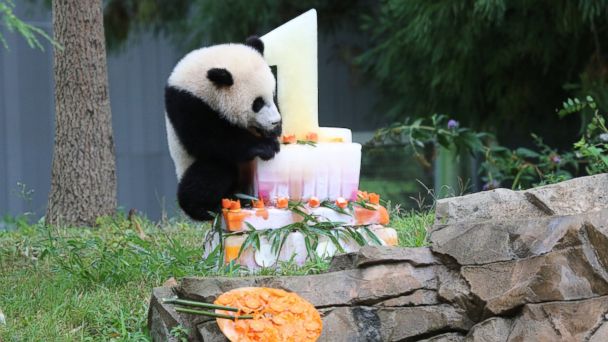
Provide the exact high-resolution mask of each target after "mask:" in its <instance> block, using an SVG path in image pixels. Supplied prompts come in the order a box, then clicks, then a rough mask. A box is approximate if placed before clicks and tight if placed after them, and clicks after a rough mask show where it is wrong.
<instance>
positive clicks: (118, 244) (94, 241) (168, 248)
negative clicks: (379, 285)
mask: <svg viewBox="0 0 608 342" xmlns="http://www.w3.org/2000/svg"><path fill="white" fill-rule="evenodd" d="M391 212H392V213H393V222H392V226H393V227H395V228H396V229H397V230H398V232H399V238H400V243H401V244H402V245H404V246H421V245H424V243H425V242H424V241H425V236H426V227H428V226H430V224H432V221H433V215H432V213H423V214H418V213H414V212H408V213H404V212H400V211H399V210H398V209H392V210H391ZM7 222H8V221H7ZM98 223H99V227H98V228H92V229H91V228H50V227H47V226H45V225H43V224H33V225H31V224H28V223H27V221H26V220H23V219H11V220H10V225H8V227H10V228H11V229H12V230H10V231H0V310H1V311H3V312H4V314H5V315H6V324H4V325H3V324H1V323H0V341H4V342H9V341H148V340H149V336H148V331H147V327H146V323H147V322H146V315H147V308H148V301H149V296H150V293H151V289H152V288H153V287H156V286H161V285H162V283H163V282H164V281H166V280H167V279H168V278H170V277H175V278H178V279H179V278H180V277H183V276H186V275H192V276H211V275H226V276H240V275H242V274H243V270H242V269H239V268H238V267H224V268H223V269H220V270H216V269H215V265H214V260H211V259H209V260H202V259H201V251H202V245H203V234H204V232H205V230H207V229H208V228H209V226H208V225H205V224H194V223H192V222H189V221H186V220H184V219H174V220H170V221H168V222H163V223H154V222H151V221H148V220H146V219H143V218H141V217H136V216H134V217H132V219H131V220H129V219H128V218H127V217H126V216H125V215H124V214H121V215H117V216H116V217H112V218H103V219H101V220H100V221H99V222H98ZM142 232H143V234H145V235H142ZM281 266H282V267H281V270H280V271H277V270H275V269H265V270H262V271H260V272H259V274H262V275H301V274H311V273H319V272H323V271H325V270H326V269H327V266H328V263H327V261H323V260H317V261H316V262H309V263H307V264H306V265H305V266H303V267H297V266H295V265H293V264H290V263H284V264H282V265H281ZM1 311H0V312H1Z"/></svg>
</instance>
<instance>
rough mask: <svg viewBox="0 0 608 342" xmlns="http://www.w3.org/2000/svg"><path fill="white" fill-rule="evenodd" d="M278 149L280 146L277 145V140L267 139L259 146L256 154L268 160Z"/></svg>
mask: <svg viewBox="0 0 608 342" xmlns="http://www.w3.org/2000/svg"><path fill="white" fill-rule="evenodd" d="M280 149H281V146H280V145H279V142H278V140H276V139H273V140H269V141H267V142H266V143H265V144H263V145H261V146H260V149H259V151H258V153H257V155H258V157H260V159H262V160H270V159H272V158H273V157H274V156H275V155H276V154H277V153H278V152H279V150H280Z"/></svg>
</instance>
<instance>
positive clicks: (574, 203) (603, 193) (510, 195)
mask: <svg viewBox="0 0 608 342" xmlns="http://www.w3.org/2000/svg"><path fill="white" fill-rule="evenodd" d="M599 208H608V174H600V175H595V176H588V177H580V178H575V179H572V180H569V181H566V182H562V183H558V184H551V185H546V186H543V187H538V188H535V189H530V190H525V191H512V190H507V189H496V190H491V191H483V192H478V193H475V194H471V195H466V196H462V197H452V198H446V199H440V200H438V201H437V205H436V209H435V221H436V223H437V224H453V223H458V222H471V221H485V220H500V219H513V218H519V219H528V218H540V217H545V216H553V215H573V214H580V213H585V212H589V211H593V210H597V209H599Z"/></svg>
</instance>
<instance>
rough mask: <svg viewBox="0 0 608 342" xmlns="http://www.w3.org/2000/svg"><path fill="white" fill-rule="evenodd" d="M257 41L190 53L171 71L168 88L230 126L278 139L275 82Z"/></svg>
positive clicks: (279, 123)
mask: <svg viewBox="0 0 608 342" xmlns="http://www.w3.org/2000/svg"><path fill="white" fill-rule="evenodd" d="M263 53H264V43H263V42H262V41H261V40H260V39H259V38H258V37H251V38H249V39H247V42H246V43H245V44H222V45H214V46H210V47H205V48H201V49H198V50H194V51H192V52H190V53H189V54H187V55H186V56H185V57H184V58H183V59H182V60H181V61H179V63H178V64H177V65H176V66H175V69H173V72H172V73H171V76H170V77H169V81H168V85H169V86H172V87H176V88H179V89H182V90H185V91H188V92H189V93H191V94H193V95H194V96H196V97H198V98H199V99H201V100H203V101H204V102H205V103H206V104H207V105H209V106H210V107H211V108H212V109H213V110H214V111H216V112H218V113H219V115H220V116H222V117H223V118H224V119H226V120H228V121H229V122H231V123H232V124H234V125H236V126H239V127H242V128H245V129H248V130H250V131H251V132H253V133H255V134H257V135H262V136H266V137H276V136H279V135H281V115H280V114H279V111H278V110H277V107H276V105H275V103H274V92H275V89H276V81H275V78H274V76H273V74H272V71H271V70H270V67H269V66H268V64H267V63H266V61H265V60H264V57H263Z"/></svg>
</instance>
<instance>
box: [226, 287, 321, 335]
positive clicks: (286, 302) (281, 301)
mask: <svg viewBox="0 0 608 342" xmlns="http://www.w3.org/2000/svg"><path fill="white" fill-rule="evenodd" d="M215 302H216V303H223V304H222V305H226V306H232V307H237V308H239V309H241V311H245V309H247V311H249V310H252V312H251V314H252V315H253V317H254V318H253V319H247V320H238V319H236V320H230V319H223V318H219V319H217V324H218V326H219V328H220V330H221V331H222V333H223V334H224V335H225V336H226V337H227V338H228V339H229V340H230V341H268V342H279V341H316V340H317V339H318V338H319V336H320V335H321V331H322V329H323V323H322V321H321V316H320V315H319V313H318V312H317V310H316V309H315V307H314V306H313V305H312V304H310V303H309V302H307V301H306V300H304V299H302V298H301V297H300V296H298V295H297V294H295V293H289V292H286V291H283V290H279V289H273V288H263V287H245V288H240V289H234V290H232V291H228V292H226V293H224V294H222V295H221V296H219V297H218V298H217V300H216V301H215ZM216 312H218V313H225V314H230V315H235V314H234V313H228V312H227V311H222V310H216Z"/></svg>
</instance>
